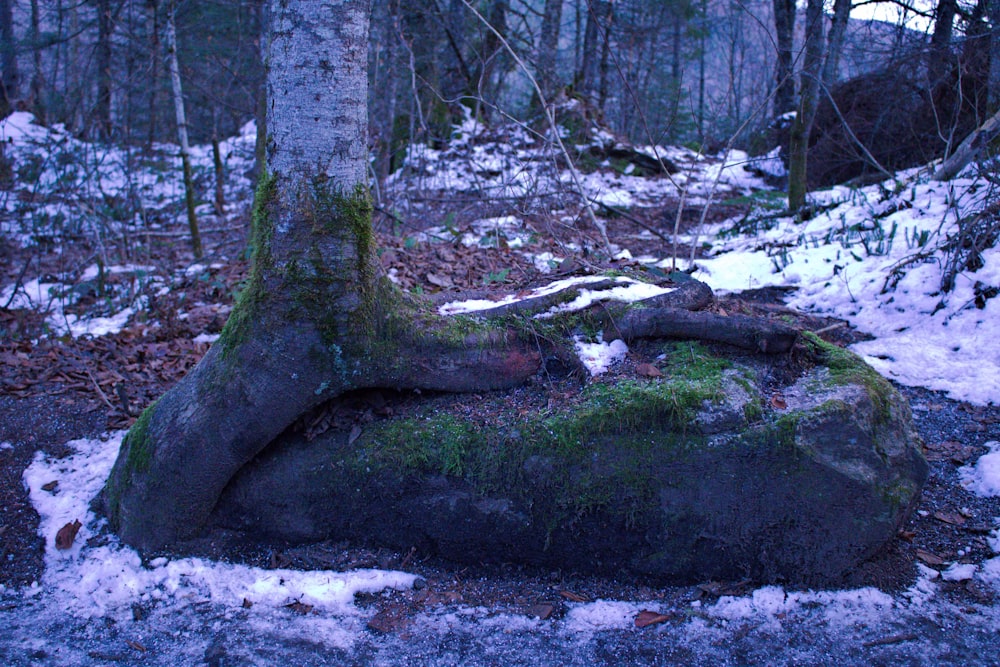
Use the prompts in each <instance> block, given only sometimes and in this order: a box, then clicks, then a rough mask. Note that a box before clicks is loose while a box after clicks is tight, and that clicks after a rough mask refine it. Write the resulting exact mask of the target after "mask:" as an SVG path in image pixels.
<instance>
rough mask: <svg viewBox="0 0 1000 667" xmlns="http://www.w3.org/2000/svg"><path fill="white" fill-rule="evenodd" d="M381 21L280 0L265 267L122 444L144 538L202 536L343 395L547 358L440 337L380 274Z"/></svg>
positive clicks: (356, 5) (126, 519)
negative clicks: (264, 459)
mask: <svg viewBox="0 0 1000 667" xmlns="http://www.w3.org/2000/svg"><path fill="white" fill-rule="evenodd" d="M368 26H369V23H368V3H367V1H366V0H272V2H271V6H270V39H269V42H268V49H269V54H268V63H269V65H270V67H269V70H268V84H267V88H268V91H267V94H268V99H269V100H270V101H269V104H268V106H267V127H268V135H267V136H268V145H267V173H266V174H265V175H264V176H263V177H262V179H261V182H260V185H259V187H258V192H257V197H256V201H255V210H254V230H253V239H252V246H253V266H252V270H251V277H250V280H249V284H248V285H247V286H246V287H245V289H244V290H243V292H242V293H241V295H240V299H239V301H238V303H237V305H236V307H235V308H234V310H233V312H232V314H231V315H230V318H229V320H228V321H227V323H226V326H225V328H224V329H223V333H222V336H221V338H220V339H219V341H218V342H217V343H216V344H214V345H213V346H212V347H211V349H210V350H209V352H208V354H207V355H206V356H205V357H204V358H203V359H202V360H201V362H199V364H198V365H197V366H196V367H195V368H194V369H193V370H192V371H191V372H190V373H189V374H188V375H187V376H185V377H184V379H183V380H182V381H181V382H179V383H178V384H177V385H175V386H174V387H173V388H172V389H171V390H170V391H168V392H167V393H166V394H164V395H163V396H162V397H161V398H160V399H159V400H158V401H156V402H155V403H154V404H153V405H151V406H150V407H149V408H148V409H147V410H146V411H145V412H144V413H143V414H142V416H141V417H140V418H139V420H138V421H137V422H136V423H135V425H134V426H133V427H132V429H131V431H130V432H129V434H128V436H127V437H126V438H125V441H124V442H123V444H122V449H121V451H120V452H119V455H118V460H117V461H116V463H115V465H114V468H113V469H112V472H111V475H110V477H109V479H108V482H107V484H106V486H105V489H104V492H103V493H102V498H103V504H104V508H105V511H106V512H107V514H108V517H109V519H110V521H111V524H112V526H114V527H115V529H116V530H118V531H119V533H120V535H121V536H122V538H123V539H124V540H125V541H126V542H128V543H130V544H133V545H135V546H138V547H140V548H158V547H161V546H164V545H167V544H170V543H174V542H176V541H178V540H181V539H183V538H186V537H190V536H193V535H195V534H197V532H198V531H199V529H200V528H201V527H202V526H203V525H204V523H205V521H206V520H207V518H208V516H209V513H210V512H211V510H212V508H213V507H214V505H215V503H216V501H217V499H218V497H219V495H220V494H221V492H222V490H223V488H224V487H225V485H226V484H227V483H228V482H229V480H230V479H231V478H232V476H233V475H234V474H235V473H236V472H237V471H238V470H239V469H240V468H241V467H242V466H243V465H244V464H246V463H247V462H248V461H249V460H250V459H252V458H253V457H254V456H256V455H257V453H258V452H260V451H261V450H262V449H263V448H264V447H265V446H266V445H267V444H268V443H269V442H271V441H272V440H273V439H274V438H275V437H277V436H278V435H279V434H280V433H281V432H282V431H283V430H284V429H285V428H286V427H288V426H289V425H290V424H292V423H293V422H294V421H295V419H297V418H298V417H299V416H300V415H301V414H303V413H304V412H305V411H306V410H308V409H310V408H312V407H314V406H315V405H317V404H319V403H321V402H324V401H326V400H329V399H330V398H333V397H336V396H337V395H339V394H341V393H343V392H345V391H348V390H351V389H355V388H359V387H366V386H375V387H394V388H405V387H421V388H427V389H437V390H452V391H470V390H484V389H491V388H499V387H507V386H516V385H517V384H520V383H521V382H523V381H524V380H525V379H526V378H527V377H528V376H530V375H531V374H533V373H534V372H535V371H536V370H537V368H538V365H539V363H540V355H539V353H538V352H537V351H536V349H534V348H532V347H529V346H528V344H527V343H524V344H519V343H518V340H519V339H518V338H517V336H516V335H514V334H512V333H511V332H508V331H506V330H498V331H492V330H486V329H483V330H482V331H479V332H478V333H477V332H465V333H464V334H462V335H459V336H457V337H456V336H455V333H454V331H451V330H449V331H448V332H445V333H442V332H441V331H440V330H438V329H440V327H441V324H440V322H441V320H442V318H441V317H440V316H437V315H436V314H435V313H434V312H433V311H431V312H428V313H425V314H424V315H422V316H421V315H417V314H414V313H415V312H416V311H415V304H413V303H411V302H410V301H409V300H408V299H407V297H406V295H403V294H401V293H399V292H397V291H395V290H394V289H392V288H391V286H390V284H389V283H388V281H386V280H381V279H380V278H379V276H378V274H377V272H376V264H375V261H376V260H375V258H374V248H373V247H372V228H371V206H370V203H369V200H368V194H367V180H366V174H367V166H368V146H367V122H368V118H367V97H368V88H367V87H368V76H367V67H368ZM417 317H422V318H423V319H422V320H421V321H416V318H417ZM435 327H437V328H438V329H435Z"/></svg>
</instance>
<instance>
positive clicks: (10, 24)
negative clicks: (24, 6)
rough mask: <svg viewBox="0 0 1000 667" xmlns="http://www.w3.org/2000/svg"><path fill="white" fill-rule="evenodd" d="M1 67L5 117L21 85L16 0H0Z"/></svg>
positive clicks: (1, 108)
mask: <svg viewBox="0 0 1000 667" xmlns="http://www.w3.org/2000/svg"><path fill="white" fill-rule="evenodd" d="M0 69H2V71H0V118H4V117H6V116H7V114H8V113H10V112H11V111H12V110H13V108H14V102H15V101H16V100H17V99H18V95H19V94H20V87H21V79H20V76H19V75H18V71H17V38H16V36H15V35H14V0H0Z"/></svg>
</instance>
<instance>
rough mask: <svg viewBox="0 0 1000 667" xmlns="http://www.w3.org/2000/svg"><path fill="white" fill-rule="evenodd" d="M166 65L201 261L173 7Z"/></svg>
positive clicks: (196, 252)
mask: <svg viewBox="0 0 1000 667" xmlns="http://www.w3.org/2000/svg"><path fill="white" fill-rule="evenodd" d="M166 36H167V64H168V66H169V68H170V88H171V90H172V91H173V94H174V114H175V116H176V118H177V143H179V144H180V148H181V166H182V169H183V171H184V203H185V207H186V209H187V219H188V229H189V230H190V231H191V250H192V251H193V252H194V258H195V259H201V256H202V249H201V232H199V230H198V216H197V215H196V214H195V192H194V176H193V175H192V173H191V147H190V145H189V144H188V130H187V114H186V113H185V112H184V91H183V90H182V88H181V68H180V64H179V63H178V62H177V30H176V29H175V28H174V10H173V7H171V8H170V11H169V12H168V14H167V25H166Z"/></svg>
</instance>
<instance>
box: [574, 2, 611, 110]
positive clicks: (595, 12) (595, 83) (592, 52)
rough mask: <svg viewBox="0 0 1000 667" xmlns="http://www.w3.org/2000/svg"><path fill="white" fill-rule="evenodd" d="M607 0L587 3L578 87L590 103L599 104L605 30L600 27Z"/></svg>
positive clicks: (577, 77)
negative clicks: (602, 46) (602, 40)
mask: <svg viewBox="0 0 1000 667" xmlns="http://www.w3.org/2000/svg"><path fill="white" fill-rule="evenodd" d="M606 2H607V0H589V1H588V2H586V3H585V5H586V6H587V7H589V11H588V12H587V22H586V27H585V28H584V32H583V54H582V61H581V63H580V70H579V72H577V76H576V79H577V86H578V89H579V93H580V94H581V95H582V96H583V97H584V99H586V100H587V101H588V102H591V103H593V104H595V105H596V104H597V97H598V94H599V87H600V82H599V80H598V79H599V77H600V54H601V52H602V49H601V48H600V44H601V35H602V34H603V32H604V31H603V29H602V27H601V26H600V19H601V18H602V17H603V16H604V13H605V12H604V5H605V4H606Z"/></svg>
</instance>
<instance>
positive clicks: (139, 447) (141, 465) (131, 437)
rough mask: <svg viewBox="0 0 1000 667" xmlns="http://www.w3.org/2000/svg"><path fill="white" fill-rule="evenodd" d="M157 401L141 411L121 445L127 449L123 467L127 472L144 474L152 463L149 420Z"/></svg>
mask: <svg viewBox="0 0 1000 667" xmlns="http://www.w3.org/2000/svg"><path fill="white" fill-rule="evenodd" d="M158 402H159V401H154V402H153V403H152V404H150V406H149V407H147V408H146V409H145V410H143V411H142V414H141V415H139V418H138V419H136V420H135V423H134V424H132V428H130V429H129V431H128V434H127V435H126V436H125V439H124V441H123V443H122V444H124V445H126V446H127V447H128V455H127V456H126V458H125V465H126V467H127V468H128V470H137V471H139V472H146V471H147V470H149V467H150V466H151V465H152V463H153V446H152V445H151V444H150V442H149V432H148V431H149V420H150V419H151V418H152V416H153V410H154V409H155V408H156V404H157V403H158Z"/></svg>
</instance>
